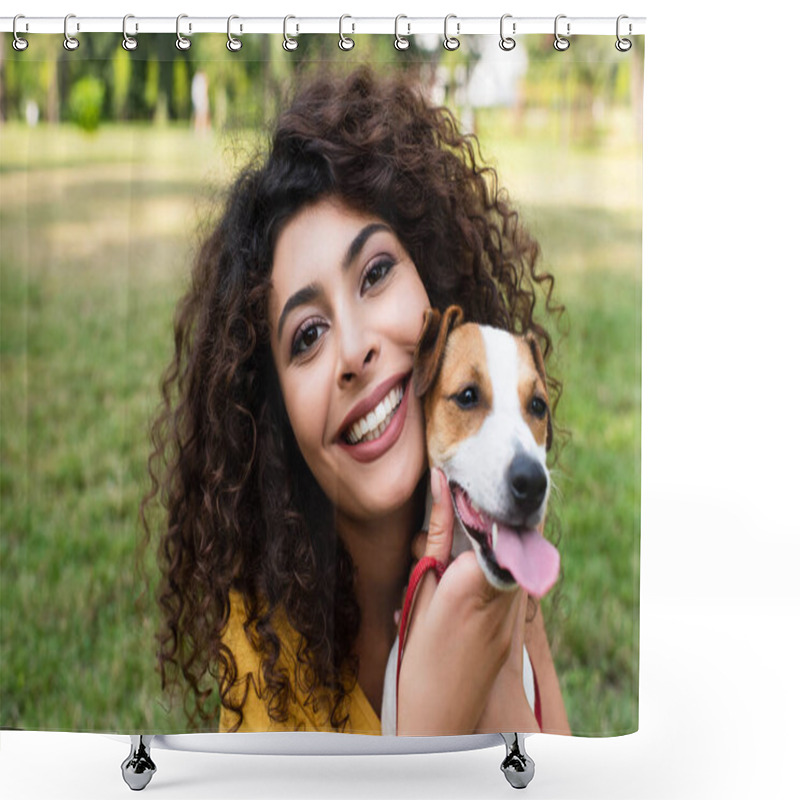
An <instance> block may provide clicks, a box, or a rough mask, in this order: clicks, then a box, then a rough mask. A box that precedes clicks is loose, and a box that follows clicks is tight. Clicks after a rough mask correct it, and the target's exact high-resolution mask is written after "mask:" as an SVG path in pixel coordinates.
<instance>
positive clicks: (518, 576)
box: [494, 525, 561, 598]
mask: <svg viewBox="0 0 800 800" xmlns="http://www.w3.org/2000/svg"><path fill="white" fill-rule="evenodd" d="M494 555H495V558H496V559H497V563H498V564H499V565H500V566H501V567H503V568H504V569H507V570H508V571H509V572H510V573H511V574H512V575H513V576H514V578H515V580H516V581H517V583H518V584H519V585H520V586H521V587H522V588H523V589H525V591H526V592H527V593H528V594H530V595H532V596H533V597H536V598H539V597H544V596H545V595H546V594H547V592H548V591H550V589H551V588H552V586H553V584H554V583H555V582H556V581H557V580H558V570H559V566H560V564H561V559H560V557H559V555H558V550H556V548H555V547H553V545H552V544H550V542H548V541H547V539H545V538H544V536H542V534H541V533H540V532H539V531H515V530H513V529H511V528H506V527H504V526H503V525H498V526H497V544H496V545H495V547H494Z"/></svg>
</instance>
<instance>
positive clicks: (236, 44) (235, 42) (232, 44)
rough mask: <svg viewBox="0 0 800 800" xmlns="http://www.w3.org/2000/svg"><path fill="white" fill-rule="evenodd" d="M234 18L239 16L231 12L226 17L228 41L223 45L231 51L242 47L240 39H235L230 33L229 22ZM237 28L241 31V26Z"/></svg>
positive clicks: (236, 50) (233, 51)
mask: <svg viewBox="0 0 800 800" xmlns="http://www.w3.org/2000/svg"><path fill="white" fill-rule="evenodd" d="M235 19H239V17H237V16H236V14H231V15H230V16H229V17H228V43H227V44H226V45H225V47H227V48H228V50H230V51H231V53H236V52H238V51H239V50H241V49H242V40H241V39H237V38H236V37H235V36H234V35H233V34H232V33H231V22H232V21H233V20H235ZM239 30H240V31H241V27H240V28H239Z"/></svg>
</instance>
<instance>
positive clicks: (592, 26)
mask: <svg viewBox="0 0 800 800" xmlns="http://www.w3.org/2000/svg"><path fill="white" fill-rule="evenodd" d="M14 19H15V18H14V17H0V31H2V32H6V33H11V32H13V31H14ZM230 19H231V22H230V24H231V28H230V31H231V32H232V33H235V34H236V35H237V36H240V35H242V34H248V33H254V34H255V33H277V34H283V33H288V34H289V35H291V36H298V35H302V34H307V33H330V34H347V35H358V34H360V33H369V34H372V33H377V34H390V35H394V34H395V33H399V34H400V35H401V36H413V35H414V34H433V33H435V34H441V35H445V18H444V17H410V16H405V15H401V16H399V17H397V18H395V17H356V16H350V15H347V14H346V15H344V16H343V17H341V18H340V17H305V16H289V17H285V18H284V17H235V16H234V17H232V18H230ZM645 20H646V18H645V17H627V16H625V15H623V16H622V17H621V18H617V17H570V16H568V15H566V14H560V15H558V18H557V20H556V18H555V17H514V16H511V15H508V14H506V15H504V19H503V23H502V25H503V35H505V36H520V35H523V34H532V33H539V34H541V33H549V34H553V33H554V31H555V29H556V24H557V25H558V33H559V35H561V36H578V35H595V36H597V35H600V36H603V35H605V36H616V35H621V36H636V35H642V34H644V32H645ZM618 25H619V29H618ZM228 26H229V18H228V17H195V16H192V15H189V14H181V15H180V17H177V18H176V17H136V16H133V15H128V17H127V22H126V23H125V31H126V32H127V34H128V35H129V36H137V35H139V34H146V33H176V32H179V33H180V34H181V35H182V36H191V35H192V34H195V33H228V31H229V28H228ZM500 26H501V21H500V17H499V16H498V17H459V16H457V15H453V14H451V15H449V16H448V20H447V34H446V35H449V36H467V35H470V34H498V35H500V30H501V27H500ZM65 27H66V31H65ZM122 28H123V22H122V17H82V16H79V15H77V14H70V15H68V16H67V17H66V18H65V17H27V16H23V15H19V16H18V18H17V24H16V32H17V34H18V35H20V36H22V35H24V34H29V33H31V34H37V33H60V34H62V35H64V34H65V33H67V34H68V35H69V36H72V37H77V36H79V35H80V34H83V33H123V30H122Z"/></svg>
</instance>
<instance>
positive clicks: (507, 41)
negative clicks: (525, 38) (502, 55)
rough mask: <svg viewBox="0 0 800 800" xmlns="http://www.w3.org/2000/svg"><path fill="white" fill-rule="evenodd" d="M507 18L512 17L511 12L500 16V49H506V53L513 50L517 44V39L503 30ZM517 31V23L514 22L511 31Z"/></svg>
mask: <svg viewBox="0 0 800 800" xmlns="http://www.w3.org/2000/svg"><path fill="white" fill-rule="evenodd" d="M507 19H511V14H503V16H502V17H500V49H501V50H505V51H506V53H508V52H509V51H510V50H513V49H514V48H515V47H516V46H517V42H516V39H514V38H513V37H511V36H506V35H505V33H504V32H503V26H504V24H505V21H506V20H507ZM516 32H517V23H516V22H512V23H511V33H516Z"/></svg>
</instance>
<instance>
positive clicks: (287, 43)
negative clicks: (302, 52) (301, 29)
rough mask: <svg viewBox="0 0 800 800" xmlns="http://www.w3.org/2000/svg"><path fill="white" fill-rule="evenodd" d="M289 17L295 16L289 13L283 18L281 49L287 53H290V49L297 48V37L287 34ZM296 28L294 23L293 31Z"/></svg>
mask: <svg viewBox="0 0 800 800" xmlns="http://www.w3.org/2000/svg"><path fill="white" fill-rule="evenodd" d="M290 19H296V17H293V16H292V15H291V14H289V15H288V16H285V17H284V18H283V49H284V50H286V52H287V53H290V52H291V51H292V50H297V39H294V38H293V37H291V36H289V31H288V25H289V20H290ZM296 30H297V26H296V25H295V31H296Z"/></svg>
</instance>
